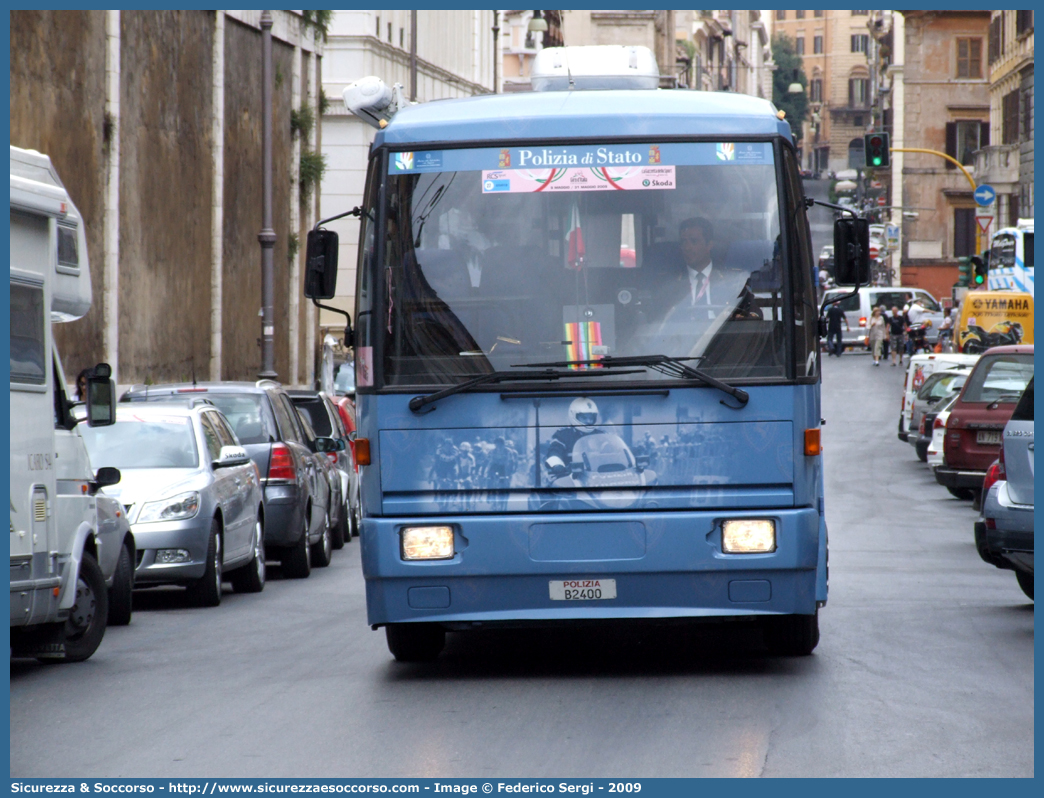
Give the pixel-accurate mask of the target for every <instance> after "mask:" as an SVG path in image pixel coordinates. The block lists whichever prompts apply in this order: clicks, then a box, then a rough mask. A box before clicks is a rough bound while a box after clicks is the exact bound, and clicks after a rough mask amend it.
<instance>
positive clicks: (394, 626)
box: [384, 623, 446, 662]
mask: <svg viewBox="0 0 1044 798" xmlns="http://www.w3.org/2000/svg"><path fill="white" fill-rule="evenodd" d="M384 634H385V636H386V637H387V640H388V650H389V651H390V652H391V653H392V656H393V657H395V659H396V660H397V661H398V662H431V661H433V660H434V659H436V658H437V657H438V656H439V654H440V653H441V652H442V649H443V648H444V647H445V645H446V630H445V629H443V628H442V627H441V626H438V625H436V624H433V623H390V624H388V625H387V626H386V627H384Z"/></svg>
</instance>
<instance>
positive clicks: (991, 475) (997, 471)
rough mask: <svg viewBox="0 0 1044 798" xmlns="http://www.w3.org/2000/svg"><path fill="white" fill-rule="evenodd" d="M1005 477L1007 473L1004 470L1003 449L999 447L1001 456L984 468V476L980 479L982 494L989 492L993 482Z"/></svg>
mask: <svg viewBox="0 0 1044 798" xmlns="http://www.w3.org/2000/svg"><path fill="white" fill-rule="evenodd" d="M1007 478H1008V475H1007V474H1006V473H1005V471H1004V449H1001V456H1000V457H999V458H998V459H997V460H994V462H993V465H991V466H990V467H989V468H988V469H986V478H985V479H984V480H983V481H982V495H983V496H985V495H986V494H987V493H989V492H990V488H992V487H993V485H994V483H995V482H999V481H1000V480H1002V479H1007Z"/></svg>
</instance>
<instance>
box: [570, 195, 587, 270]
mask: <svg viewBox="0 0 1044 798" xmlns="http://www.w3.org/2000/svg"><path fill="white" fill-rule="evenodd" d="M566 242H567V249H566V264H567V265H568V266H569V268H570V269H576V270H577V271H579V270H580V269H581V268H582V267H583V265H584V232H583V230H581V229H580V206H579V205H578V204H577V203H575V202H574V203H573V209H572V210H571V211H570V212H569V232H568V233H566Z"/></svg>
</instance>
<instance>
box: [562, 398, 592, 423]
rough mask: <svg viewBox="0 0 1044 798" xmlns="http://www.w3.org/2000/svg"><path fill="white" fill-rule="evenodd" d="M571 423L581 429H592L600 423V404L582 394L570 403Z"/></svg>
mask: <svg viewBox="0 0 1044 798" xmlns="http://www.w3.org/2000/svg"><path fill="white" fill-rule="evenodd" d="M569 423H571V424H573V425H574V426H577V427H580V428H581V429H591V428H592V427H594V425H595V424H597V423H598V405H596V404H595V403H594V402H592V401H591V400H590V399H588V398H587V397H586V396H581V397H580V398H578V399H574V400H573V401H572V402H571V403H570V405H569Z"/></svg>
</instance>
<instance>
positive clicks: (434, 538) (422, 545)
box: [399, 526, 453, 560]
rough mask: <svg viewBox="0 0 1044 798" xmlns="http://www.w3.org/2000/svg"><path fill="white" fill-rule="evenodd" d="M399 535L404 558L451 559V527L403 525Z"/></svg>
mask: <svg viewBox="0 0 1044 798" xmlns="http://www.w3.org/2000/svg"><path fill="white" fill-rule="evenodd" d="M399 536H400V540H401V542H402V548H401V551H402V559H404V560H450V559H453V527H449V526H405V527H403V528H402V529H401V530H400V532H399Z"/></svg>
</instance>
